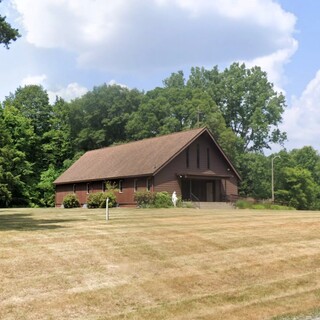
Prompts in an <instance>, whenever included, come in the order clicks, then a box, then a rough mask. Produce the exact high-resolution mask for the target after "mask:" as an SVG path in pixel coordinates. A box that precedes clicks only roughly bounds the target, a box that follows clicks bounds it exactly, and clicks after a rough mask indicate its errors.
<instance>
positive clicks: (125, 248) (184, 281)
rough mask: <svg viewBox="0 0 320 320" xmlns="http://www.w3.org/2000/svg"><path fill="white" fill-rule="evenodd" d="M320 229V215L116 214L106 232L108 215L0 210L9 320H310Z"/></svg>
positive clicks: (0, 301) (3, 296)
mask: <svg viewBox="0 0 320 320" xmlns="http://www.w3.org/2000/svg"><path fill="white" fill-rule="evenodd" d="M10 215H11V217H12V218H11V219H10ZM2 217H4V219H3V220H2ZM319 221H320V213H319V212H267V211H264V212H263V211H261V212H257V211H223V212H222V211H220V212H219V211H208V210H193V209H187V210H182V209H166V210H161V209H159V210H137V209H113V210H112V211H111V220H110V221H109V222H108V223H106V222H105V221H104V210H83V209H78V210H59V209H48V210H41V209H36V210H34V209H24V210H6V211H2V210H1V209H0V223H2V227H1V228H0V229H1V231H0V245H1V248H0V249H1V250H0V258H1V259H0V272H1V284H2V286H1V291H0V318H1V319H36V318H41V319H57V318H59V319H149V318H150V319H271V318H272V317H275V316H278V315H283V314H288V313H301V312H302V313H305V314H308V313H310V312H311V310H313V309H315V308H317V307H319V301H320V297H319V287H320V283H319V279H320V276H319V266H320V236H319V232H318V230H319V229H318V227H319ZM24 223H25V225H24ZM299 298H300V302H301V303H296V305H295V306H291V304H292V303H293V302H294V301H297V300H298V299H299ZM279 300H281V303H280V302H279Z"/></svg>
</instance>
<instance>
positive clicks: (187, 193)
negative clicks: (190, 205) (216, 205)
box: [180, 176, 225, 202]
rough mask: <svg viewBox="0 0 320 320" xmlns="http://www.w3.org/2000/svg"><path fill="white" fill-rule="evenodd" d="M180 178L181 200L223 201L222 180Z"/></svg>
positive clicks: (223, 187)
mask: <svg viewBox="0 0 320 320" xmlns="http://www.w3.org/2000/svg"><path fill="white" fill-rule="evenodd" d="M180 177H181V180H180V181H181V195H182V200H184V201H188V200H192V201H194V200H195V199H196V200H197V201H200V202H220V201H224V199H225V186H224V184H223V182H224V180H223V179H221V178H212V177H182V176H180Z"/></svg>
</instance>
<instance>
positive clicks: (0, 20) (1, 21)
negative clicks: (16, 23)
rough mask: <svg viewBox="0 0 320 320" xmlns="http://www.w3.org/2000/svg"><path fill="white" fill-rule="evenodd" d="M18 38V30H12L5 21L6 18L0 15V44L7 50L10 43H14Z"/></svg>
mask: <svg viewBox="0 0 320 320" xmlns="http://www.w3.org/2000/svg"><path fill="white" fill-rule="evenodd" d="M0 2H1V0H0ZM19 37H20V34H19V31H18V29H14V28H12V27H11V25H10V24H9V23H8V22H7V21H6V17H4V16H1V15H0V43H2V44H3V45H4V46H5V47H6V48H7V49H9V45H10V44H11V41H16V40H17V39H18V38H19Z"/></svg>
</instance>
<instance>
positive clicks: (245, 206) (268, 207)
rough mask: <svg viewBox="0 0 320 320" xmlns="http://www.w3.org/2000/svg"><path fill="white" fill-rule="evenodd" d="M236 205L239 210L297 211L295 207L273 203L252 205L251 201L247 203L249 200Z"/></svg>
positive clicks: (238, 202) (239, 201)
mask: <svg viewBox="0 0 320 320" xmlns="http://www.w3.org/2000/svg"><path fill="white" fill-rule="evenodd" d="M235 205H236V207H237V208H238V209H258V210H295V209H294V208H293V207H288V206H283V205H278V204H272V203H271V202H265V203H252V202H251V201H247V200H238V201H237V202H236V204H235Z"/></svg>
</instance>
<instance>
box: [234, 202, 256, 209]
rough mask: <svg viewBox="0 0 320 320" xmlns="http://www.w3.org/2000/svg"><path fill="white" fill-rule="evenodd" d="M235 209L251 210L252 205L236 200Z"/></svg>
mask: <svg viewBox="0 0 320 320" xmlns="http://www.w3.org/2000/svg"><path fill="white" fill-rule="evenodd" d="M235 206H236V208H238V209H251V208H252V203H251V202H249V201H246V200H238V201H237V202H236V203H235Z"/></svg>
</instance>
